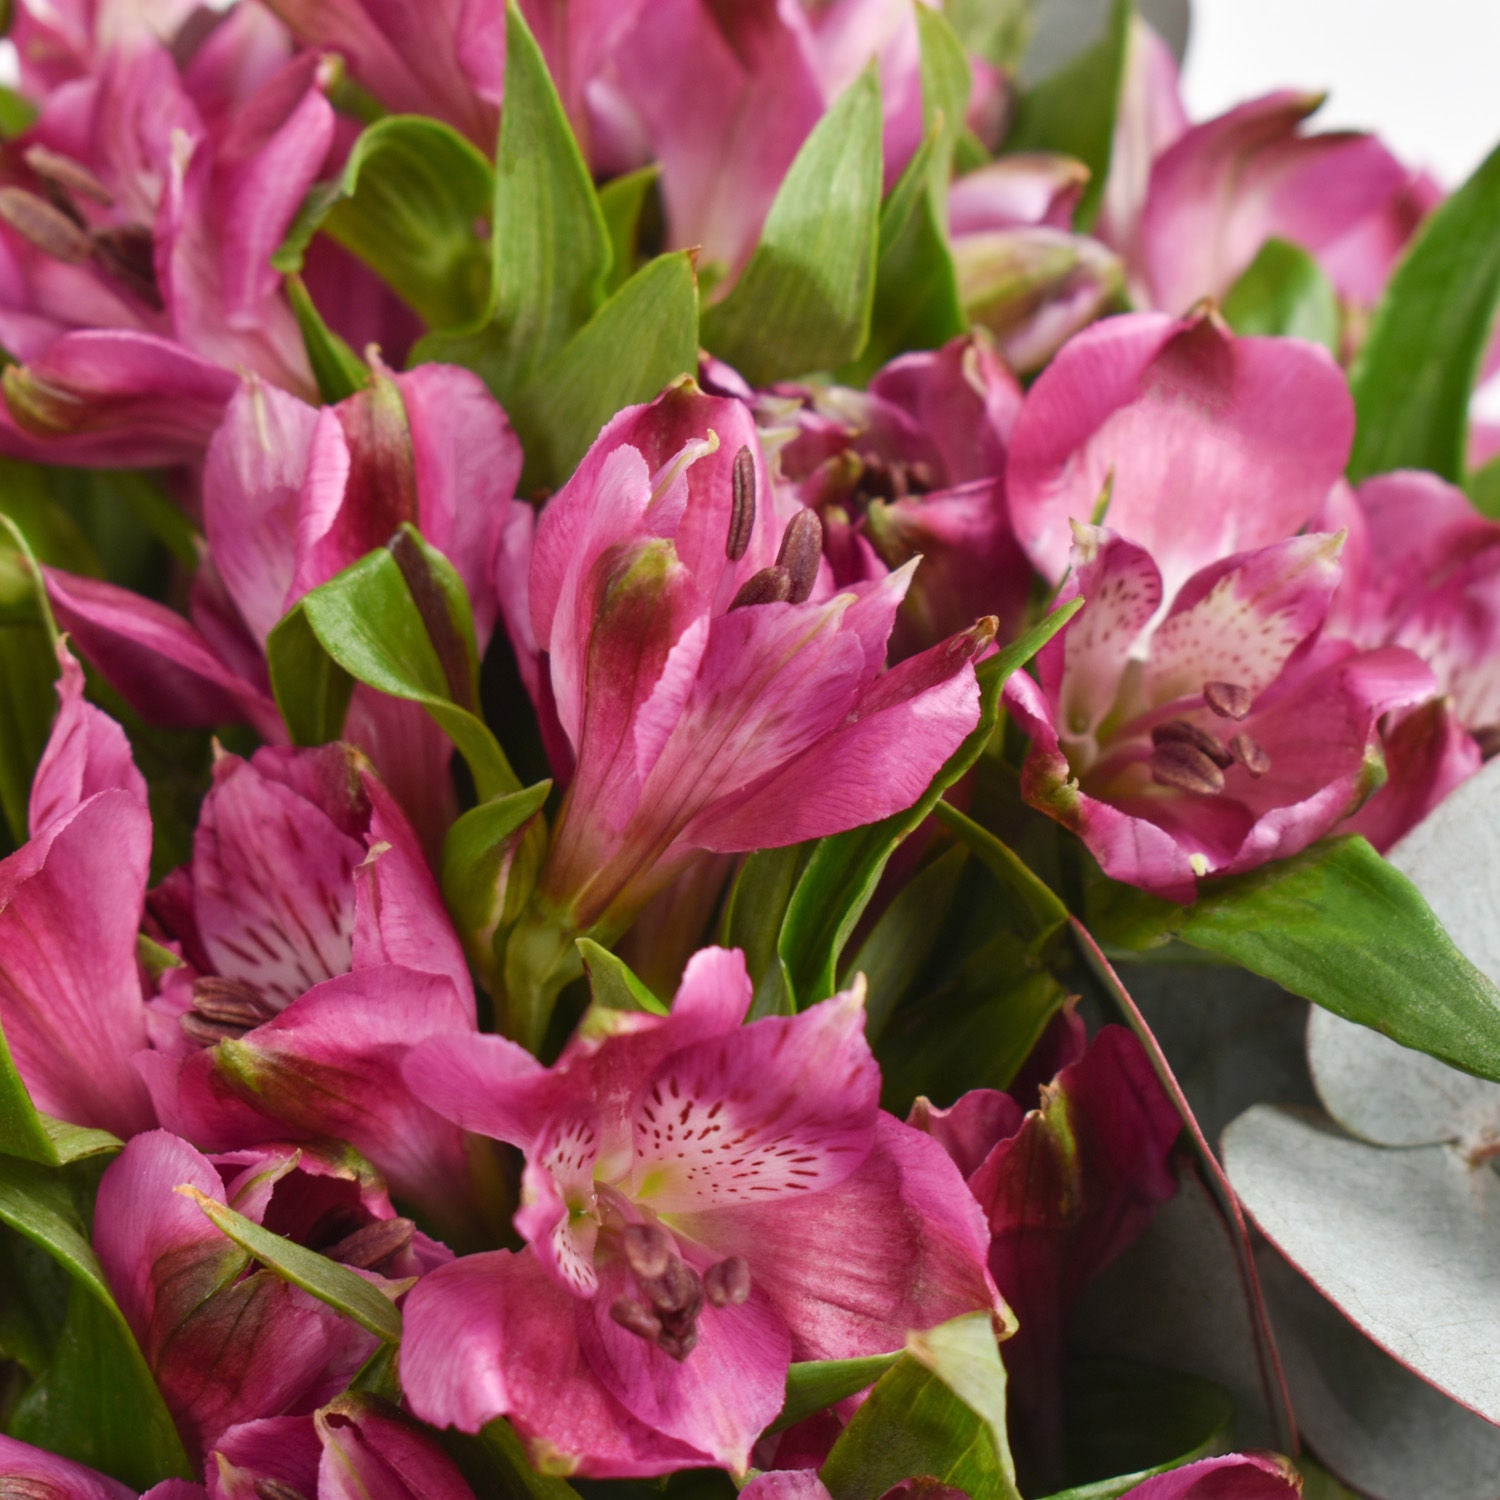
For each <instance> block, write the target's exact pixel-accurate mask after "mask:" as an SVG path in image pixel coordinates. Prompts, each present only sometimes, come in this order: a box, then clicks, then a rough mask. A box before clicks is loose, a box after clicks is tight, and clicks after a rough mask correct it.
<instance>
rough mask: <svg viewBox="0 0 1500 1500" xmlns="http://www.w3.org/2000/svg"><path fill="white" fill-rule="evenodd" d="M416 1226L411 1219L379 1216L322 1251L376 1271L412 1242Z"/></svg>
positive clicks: (347, 1264)
mask: <svg viewBox="0 0 1500 1500" xmlns="http://www.w3.org/2000/svg"><path fill="white" fill-rule="evenodd" d="M416 1231H417V1226H416V1225H415V1224H413V1223H412V1221H411V1220H410V1219H399V1218H398V1219H376V1220H374V1221H373V1222H371V1223H369V1224H365V1225H363V1226H361V1227H360V1228H359V1229H356V1230H355V1231H354V1233H353V1234H349V1235H345V1236H344V1238H343V1239H341V1240H339V1241H338V1243H337V1244H334V1245H330V1246H329V1247H328V1248H327V1249H326V1250H324V1251H323V1252H322V1253H323V1254H324V1255H326V1256H327V1257H328V1258H329V1260H336V1261H339V1262H341V1263H342V1264H343V1265H346V1266H354V1267H355V1268H356V1269H358V1270H361V1271H377V1270H379V1269H380V1267H381V1266H382V1265H384V1264H385V1263H386V1262H387V1261H390V1260H392V1259H393V1258H394V1257H395V1256H397V1255H400V1254H401V1252H402V1251H403V1250H405V1249H406V1248H407V1246H408V1245H410V1244H411V1240H412V1236H413V1235H414V1234H415V1233H416Z"/></svg>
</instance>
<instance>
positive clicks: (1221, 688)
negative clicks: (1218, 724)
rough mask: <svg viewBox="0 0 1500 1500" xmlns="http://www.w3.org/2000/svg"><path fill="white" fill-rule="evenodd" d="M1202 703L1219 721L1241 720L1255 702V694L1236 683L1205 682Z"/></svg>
mask: <svg viewBox="0 0 1500 1500" xmlns="http://www.w3.org/2000/svg"><path fill="white" fill-rule="evenodd" d="M1203 701H1204V702H1205V703H1206V704H1208V706H1209V707H1210V708H1211V709H1212V710H1213V711H1214V712H1215V713H1216V714H1218V716H1219V717H1220V718H1221V719H1243V718H1244V717H1245V715H1246V714H1248V713H1249V712H1250V705H1251V704H1252V703H1254V702H1255V694H1254V693H1252V692H1251V691H1250V689H1249V688H1247V687H1243V686H1241V684H1239V683H1238V682H1205V683H1204V684H1203Z"/></svg>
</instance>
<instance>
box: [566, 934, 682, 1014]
mask: <svg viewBox="0 0 1500 1500" xmlns="http://www.w3.org/2000/svg"><path fill="white" fill-rule="evenodd" d="M578 952H579V955H580V957H582V959H583V967H584V970H585V971H586V973H587V974H588V976H589V990H590V992H591V993H592V995H593V997H594V1004H595V1005H602V1006H604V1007H605V1008H606V1009H608V1010H643V1011H645V1012H647V1013H648V1014H649V1015H653V1016H664V1015H666V1014H668V1011H667V1007H666V1006H665V1005H663V1004H662V1003H661V1001H660V1000H658V999H657V998H656V996H655V995H653V994H652V993H651V990H650V988H649V987H648V986H647V985H644V984H642V983H641V981H640V980H639V979H638V978H637V977H636V975H635V973H634V971H633V970H632V969H631V967H630V965H629V964H627V963H626V962H625V960H624V959H623V958H616V957H615V955H614V954H613V953H611V952H610V951H609V949H608V948H601V947H600V946H599V944H598V943H596V942H594V941H593V940H592V939H591V938H579V939H578Z"/></svg>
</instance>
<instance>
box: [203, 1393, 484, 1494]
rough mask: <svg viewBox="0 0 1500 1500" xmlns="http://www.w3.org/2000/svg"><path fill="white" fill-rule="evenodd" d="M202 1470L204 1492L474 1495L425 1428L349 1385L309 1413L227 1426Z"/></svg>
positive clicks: (385, 1403)
mask: <svg viewBox="0 0 1500 1500" xmlns="http://www.w3.org/2000/svg"><path fill="white" fill-rule="evenodd" d="M205 1477H206V1479H207V1481H208V1500H268V1497H272V1496H274V1497H280V1496H291V1495H298V1496H302V1497H303V1500H372V1497H378V1500H474V1492H473V1491H472V1490H471V1489H470V1488H469V1486H468V1485H467V1484H466V1483H465V1482H464V1479H463V1476H462V1475H461V1474H460V1473H459V1471H458V1468H457V1466H456V1465H455V1464H454V1462H453V1460H452V1459H451V1458H449V1457H448V1455H447V1454H446V1453H444V1452H443V1450H442V1449H441V1448H439V1447H438V1445H437V1444H436V1443H435V1442H434V1441H433V1440H432V1438H431V1436H430V1435H429V1434H427V1433H426V1432H424V1431H423V1430H422V1429H421V1428H420V1427H419V1426H418V1425H417V1424H416V1423H415V1422H413V1421H412V1420H411V1418H410V1417H408V1416H406V1415H405V1414H403V1413H402V1412H400V1411H398V1410H397V1409H396V1408H395V1407H394V1406H391V1405H390V1404H389V1403H388V1402H385V1401H382V1400H380V1398H379V1397H376V1396H370V1395H367V1394H365V1393H363V1392H361V1391H346V1392H345V1393H344V1394H343V1395H341V1396H338V1397H336V1398H335V1399H334V1400H333V1401H331V1402H329V1404H328V1405H327V1406H325V1407H323V1408H322V1409H321V1410H319V1411H316V1412H314V1413H313V1414H312V1416H310V1417H265V1418H262V1419H261V1420H259V1421H254V1422H243V1423H241V1424H240V1425H239V1426H237V1427H231V1428H230V1429H229V1430H228V1431H227V1432H225V1433H224V1434H223V1436H222V1437H220V1439H219V1440H218V1442H217V1444H216V1445H215V1448H214V1452H213V1454H212V1456H211V1458H210V1460H209V1463H208V1465H207V1474H206V1476H205Z"/></svg>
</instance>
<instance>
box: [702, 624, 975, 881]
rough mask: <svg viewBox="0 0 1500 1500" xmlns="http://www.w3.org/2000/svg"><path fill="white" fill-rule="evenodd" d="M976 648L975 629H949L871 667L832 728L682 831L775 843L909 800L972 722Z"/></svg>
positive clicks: (711, 838) (743, 845) (734, 843)
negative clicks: (884, 667)
mask: <svg viewBox="0 0 1500 1500" xmlns="http://www.w3.org/2000/svg"><path fill="white" fill-rule="evenodd" d="M975 648H976V643H975V638H974V636H973V634H972V633H964V634H961V635H957V636H952V637H950V638H949V639H948V640H946V641H942V642H940V643H939V644H938V645H936V646H932V647H930V648H929V649H928V650H926V651H924V652H922V653H921V654H920V655H918V656H913V657H908V658H907V660H906V661H904V662H901V663H900V664H899V665H898V666H895V667H893V668H892V669H891V670H890V671H889V672H886V673H884V674H882V675H881V676H879V677H877V678H876V679H875V680H874V681H873V682H872V683H870V684H869V685H868V687H866V688H865V690H864V691H863V692H862V693H860V694H859V696H858V697H857V698H856V699H855V701H854V702H853V703H852V704H851V705H850V706H849V707H848V709H847V710H846V713H845V716H844V720H845V721H844V722H843V723H842V724H841V725H839V727H838V728H836V729H834V730H833V731H832V733H828V734H825V735H824V737H823V738H822V739H821V740H819V741H818V742H817V743H816V744H813V745H811V746H809V747H808V748H807V749H806V750H805V751H803V753H801V754H800V755H798V756H796V757H795V758H793V759H791V760H789V761H787V762H786V763H784V764H782V765H781V766H780V767H779V768H778V769H776V770H775V771H774V772H772V773H771V774H770V775H769V776H767V777H766V778H765V779H763V780H762V781H760V782H759V783H758V784H752V785H750V786H748V787H746V788H745V789H744V791H742V792H739V793H738V794H736V795H734V796H731V797H728V798H726V799H724V800H723V801H722V802H720V803H719V804H716V805H715V806H712V807H710V808H708V809H706V810H705V812H704V813H703V814H701V815H700V816H699V817H698V818H697V819H695V820H694V822H693V823H692V824H690V825H689V827H688V829H687V830H686V832H685V834H684V835H683V837H684V840H685V841H686V842H689V843H692V844H695V845H697V846H698V847H699V848H704V849H714V850H721V851H732V850H739V849H764V848H772V847H776V846H779V845H783V844H796V843H801V842H803V841H804V840H807V839H814V838H822V837H824V836H825V835H827V834H832V833H839V832H842V831H843V830H844V829H846V828H854V827H858V826H859V825H861V824H864V823H874V822H877V821H879V819H881V818H884V817H888V816H890V815H891V814H892V813H896V812H900V811H901V810H902V809H904V808H907V807H910V806H911V805H912V803H914V802H915V801H916V800H917V799H918V798H919V797H920V796H921V795H922V793H923V792H925V791H926V790H927V787H928V786H929V784H930V783H931V781H932V778H933V776H934V775H936V774H937V771H938V770H939V769H940V768H941V767H942V765H943V763H944V762H945V761H946V760H947V759H948V757H949V756H950V755H952V754H953V752H954V751H955V750H957V749H958V747H959V745H960V744H962V743H963V740H964V738H965V737H966V736H967V735H968V733H969V732H970V730H972V729H973V728H974V726H975V724H977V723H978V722H979V684H978V681H977V679H976V678H975V676H974V668H973V666H972V658H973V654H974V651H975ZM830 766H837V767H838V768H839V769H838V773H837V775H830V774H829V770H828V768H829V767H830Z"/></svg>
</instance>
